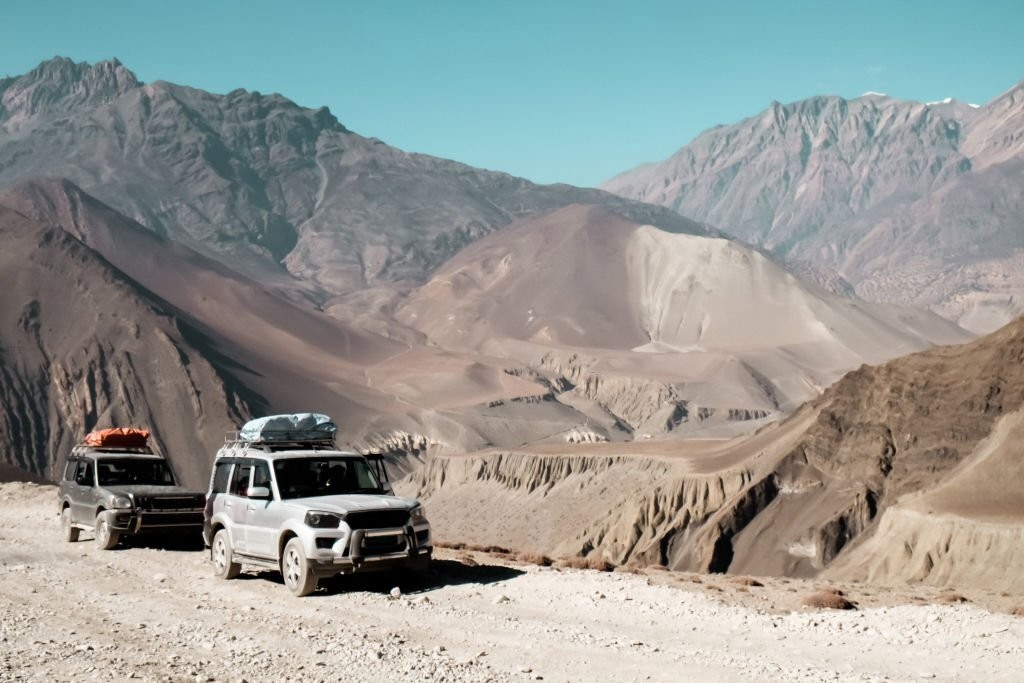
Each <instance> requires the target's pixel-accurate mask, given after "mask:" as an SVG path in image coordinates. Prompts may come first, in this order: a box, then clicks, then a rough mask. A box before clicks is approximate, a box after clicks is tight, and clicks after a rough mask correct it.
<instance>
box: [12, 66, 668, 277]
mask: <svg viewBox="0 0 1024 683" xmlns="http://www.w3.org/2000/svg"><path fill="white" fill-rule="evenodd" d="M43 176H50V177H63V178H68V179H69V180H71V181H72V182H74V183H75V184H77V185H78V186H79V187H81V188H82V189H83V190H85V191H86V192H88V193H90V194H92V195H94V196H95V197H97V198H98V199H100V200H102V201H103V202H105V203H106V204H108V205H110V206H111V207H113V208H114V209H116V210H117V211H119V212H121V213H123V214H125V215H126V216H128V217H130V218H133V219H135V220H136V221H138V222H139V223H140V224H142V225H144V226H146V227H147V228H149V229H150V230H152V231H153V232H155V233H157V234H159V235H163V236H167V237H170V238H172V239H174V240H176V241H180V242H183V243H186V244H188V245H189V246H191V247H192V248H194V249H196V250H197V251H200V252H203V253H205V254H207V255H210V256H213V257H215V258H216V259H218V260H222V261H225V262H226V263H228V264H230V265H231V266H232V267H234V268H236V269H241V270H243V271H244V272H246V273H248V274H253V275H256V276H258V279H260V281H262V282H270V281H272V280H273V279H276V280H277V281H278V284H280V285H282V286H287V287H290V288H304V289H306V290H307V291H311V292H313V293H315V294H316V295H318V296H330V295H333V294H337V293H340V292H350V291H352V290H355V289H360V288H362V287H365V286H367V285H372V284H375V283H380V282H383V283H387V282H391V281H396V280H406V279H412V280H417V279H421V278H422V277H423V276H424V275H425V274H426V273H427V272H428V271H429V270H430V269H431V268H432V267H433V266H435V265H437V264H438V263H440V262H441V261H443V260H444V259H446V258H448V257H449V256H451V255H452V254H454V253H455V252H456V251H458V249H459V248H461V247H462V246H464V245H465V244H467V243H468V242H470V241H472V240H474V239H476V238H478V237H480V236H482V235H485V234H487V233H489V232H491V231H493V230H495V229H496V228H499V227H501V226H504V225H506V224H507V223H509V222H510V221H512V220H513V219H514V218H515V217H517V216H522V215H526V214H530V213H532V212H535V211H538V210H544V209H548V208H555V207H560V206H565V205H567V204H570V203H573V202H581V203H600V204H603V205H607V206H613V207H616V208H617V209H618V210H620V211H622V212H624V213H626V214H628V215H631V216H633V217H635V218H637V219H638V220H643V221H645V222H654V223H658V224H664V225H667V226H671V225H675V224H676V223H678V222H679V219H678V216H676V215H675V214H673V213H672V212H670V211H666V210H664V209H661V208H659V207H654V206H649V205H642V204H638V203H636V202H632V201H627V200H623V199H621V198H618V197H616V196H614V195H611V194H608V193H605V192H601V191H598V190H584V189H579V188H574V187H570V186H566V185H552V186H538V185H534V184H532V183H530V182H528V181H526V180H523V179H521V178H515V177H512V176H509V175H506V174H503V173H495V172H490V171H484V170H480V169H476V168H472V167H469V166H465V165H463V164H459V163H456V162H453V161H447V160H444V159H438V158H434V157H429V156H424V155H419V154H409V153H406V152H403V151H401V150H398V149H395V148H393V147H389V146H387V145H385V144H384V143H382V142H381V141H379V140H375V139H369V138H364V137H362V136H360V135H357V134H355V133H353V132H351V131H349V130H348V129H346V128H345V127H344V126H343V125H341V124H340V123H339V122H338V120H337V119H336V118H335V117H334V116H333V115H332V114H331V113H330V112H329V111H328V110H327V109H326V108H320V109H315V110H314V109H304V108H302V107H299V106H298V105H296V104H295V103H293V102H291V101H289V100H288V99H286V98H284V97H282V96H280V95H261V94H260V93H257V92H247V91H244V90H235V91H232V92H230V93H228V94H226V95H216V94H211V93H207V92H203V91H201V90H196V89H193V88H188V87H184V86H179V85H174V84H171V83H166V82H156V83H150V84H142V83H140V82H139V81H138V80H137V79H136V77H135V76H134V74H132V73H131V72H130V71H129V70H128V69H126V68H125V67H124V66H123V65H121V64H120V63H119V62H117V61H116V60H113V61H108V62H100V63H98V64H95V65H91V66H90V65H87V64H75V63H73V62H71V61H70V60H67V59H62V58H55V59H53V60H50V61H48V62H45V63H43V64H41V65H40V66H39V67H38V68H36V69H35V70H33V71H32V72H30V73H28V74H25V75H24V76H20V77H16V78H8V79H5V80H2V81H0V187H2V186H5V185H8V186H9V185H13V184H18V183H21V182H24V181H27V180H32V179H35V178H38V177H43ZM282 265H283V266H284V267H282ZM285 268H286V269H287V270H285ZM289 274H290V275H292V276H294V277H288V276H289Z"/></svg>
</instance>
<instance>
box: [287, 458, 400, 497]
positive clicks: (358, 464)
mask: <svg viewBox="0 0 1024 683" xmlns="http://www.w3.org/2000/svg"><path fill="white" fill-rule="evenodd" d="M274 474H275V475H276V477H277V490H278V492H280V494H281V498H283V499H288V498H312V497H314V496H337V495H341V494H345V493H382V492H383V491H382V489H381V487H380V484H379V483H378V482H377V478H376V477H375V476H374V475H373V472H372V471H371V470H370V468H369V466H367V464H366V461H365V460H363V459H362V458H353V457H345V456H333V457H332V456H310V457H308V458H288V459H285V460H278V461H276V462H275V463H274Z"/></svg>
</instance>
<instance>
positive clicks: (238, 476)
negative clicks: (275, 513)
mask: <svg viewBox="0 0 1024 683" xmlns="http://www.w3.org/2000/svg"><path fill="white" fill-rule="evenodd" d="M251 473H252V464H244V465H236V466H235V474H234V476H233V477H231V486H230V488H229V489H228V493H230V494H232V495H235V496H244V495H245V490H246V489H247V488H249V475H250V474H251Z"/></svg>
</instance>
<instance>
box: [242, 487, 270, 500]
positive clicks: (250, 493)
mask: <svg viewBox="0 0 1024 683" xmlns="http://www.w3.org/2000/svg"><path fill="white" fill-rule="evenodd" d="M245 495H246V497H247V498H270V489H268V488H267V487H266V486H250V487H249V488H247V489H246V490H245Z"/></svg>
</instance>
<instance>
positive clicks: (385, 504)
mask: <svg viewBox="0 0 1024 683" xmlns="http://www.w3.org/2000/svg"><path fill="white" fill-rule="evenodd" d="M284 502H285V504H287V505H291V506H295V507H298V508H301V509H304V510H322V511H324V512H337V513H339V514H345V513H347V512H356V511H358V510H389V509H390V510H394V509H399V510H412V509H413V508H414V507H416V506H417V505H419V503H417V502H416V501H415V500H412V499H411V498H398V497H397V496H384V495H381V496H378V495H373V494H367V493H353V494H349V495H345V496H317V497H315V498H291V499H289V500H286V501H284Z"/></svg>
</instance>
